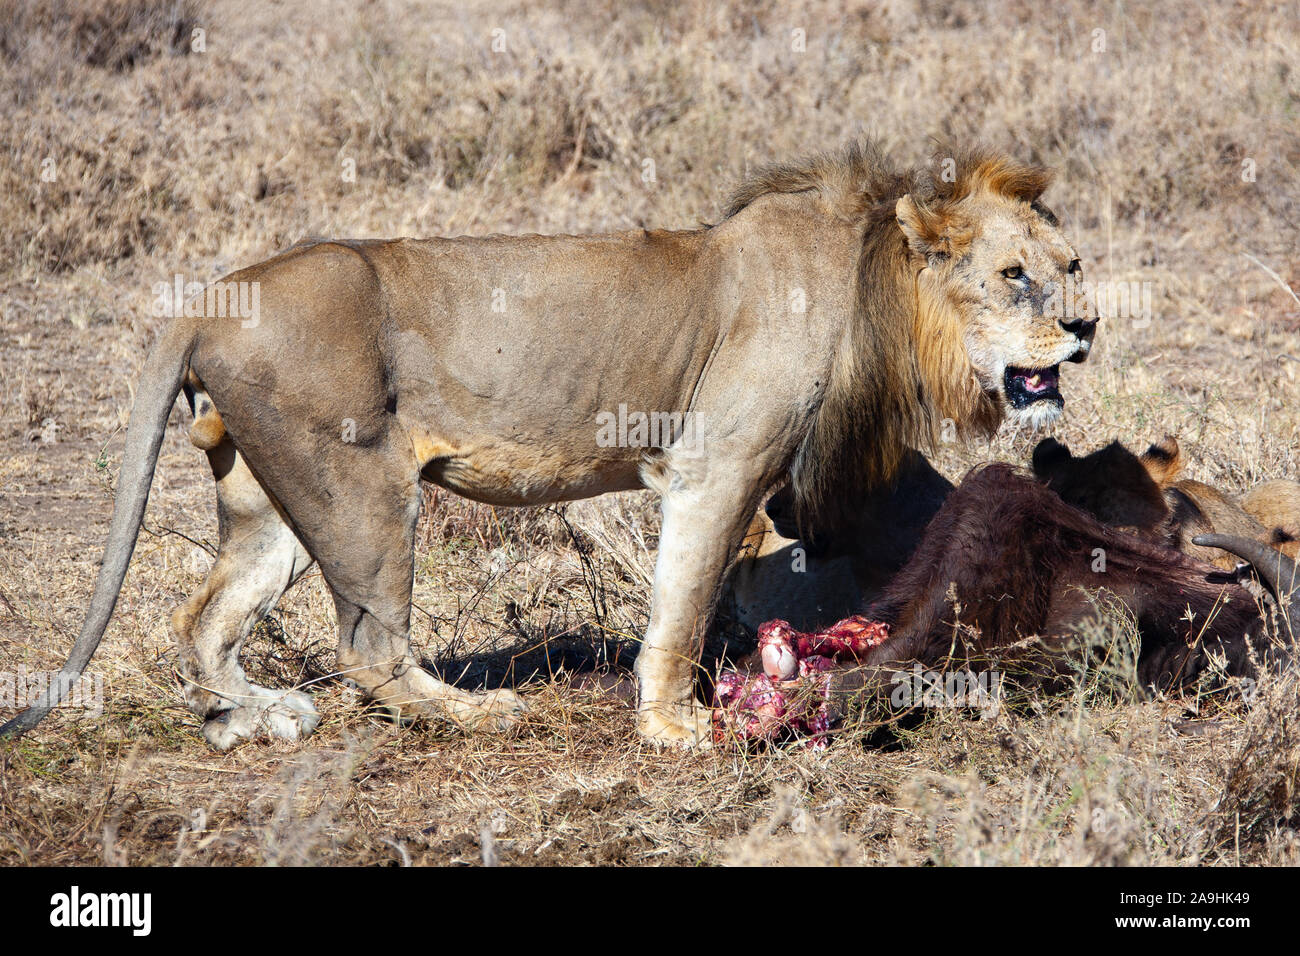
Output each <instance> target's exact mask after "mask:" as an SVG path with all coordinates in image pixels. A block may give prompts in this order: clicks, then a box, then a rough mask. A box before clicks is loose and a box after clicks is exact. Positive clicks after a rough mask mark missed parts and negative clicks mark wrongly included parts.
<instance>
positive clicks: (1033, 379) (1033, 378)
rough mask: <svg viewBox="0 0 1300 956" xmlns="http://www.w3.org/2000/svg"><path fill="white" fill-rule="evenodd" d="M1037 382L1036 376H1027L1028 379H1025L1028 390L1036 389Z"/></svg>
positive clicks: (1037, 377)
mask: <svg viewBox="0 0 1300 956" xmlns="http://www.w3.org/2000/svg"><path fill="white" fill-rule="evenodd" d="M1038 380H1039V376H1037V375H1031V376H1029V378H1027V379H1025V382H1026V384H1028V386H1029V387H1030V388H1037V387H1038Z"/></svg>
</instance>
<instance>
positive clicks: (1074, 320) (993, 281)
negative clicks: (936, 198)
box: [899, 193, 1097, 427]
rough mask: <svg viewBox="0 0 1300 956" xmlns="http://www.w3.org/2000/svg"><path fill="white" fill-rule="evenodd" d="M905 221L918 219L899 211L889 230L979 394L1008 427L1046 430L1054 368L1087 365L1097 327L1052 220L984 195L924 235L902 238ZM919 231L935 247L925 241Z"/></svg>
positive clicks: (1053, 401)
mask: <svg viewBox="0 0 1300 956" xmlns="http://www.w3.org/2000/svg"><path fill="white" fill-rule="evenodd" d="M903 202H910V201H909V200H907V199H905V200H904V201H903ZM900 205H901V204H900ZM909 211H916V212H919V214H920V216H921V217H925V216H926V215H927V212H928V211H925V210H917V209H916V207H915V206H912V207H911V210H909V209H908V208H906V207H902V208H900V210H899V212H900V216H899V220H900V223H901V224H903V226H904V231H905V232H907V233H908V238H909V240H910V241H911V243H912V245H913V248H918V245H919V247H920V248H918V251H922V250H924V252H925V253H926V258H927V272H929V273H930V281H931V282H932V283H934V284H935V285H936V286H937V288H938V290H939V294H940V295H942V298H943V301H944V302H945V306H946V307H947V308H950V309H951V310H952V311H953V312H955V313H957V314H958V315H959V316H960V318H961V320H962V325H963V328H964V333H963V334H964V343H965V346H966V352H967V355H968V357H969V359H970V363H971V366H972V368H973V370H974V372H975V375H976V377H977V378H978V380H979V382H980V385H981V386H982V387H983V388H984V390H985V392H986V393H987V394H989V396H990V397H996V399H997V401H998V402H999V403H1000V404H1001V406H1002V407H1003V408H1004V410H1005V411H1006V414H1007V417H1008V418H1011V419H1012V420H1014V421H1020V422H1022V423H1025V424H1029V425H1031V426H1033V427H1041V426H1043V425H1047V424H1049V423H1051V422H1053V421H1054V420H1055V419H1056V418H1057V417H1058V416H1059V415H1060V413H1061V409H1062V407H1063V406H1064V405H1065V398H1064V397H1063V395H1062V394H1061V389H1060V366H1061V363H1062V362H1082V361H1084V360H1085V359H1087V357H1088V353H1089V351H1090V349H1091V348H1092V340H1093V335H1094V332H1095V330H1096V325H1097V321H1096V318H1095V316H1093V315H1092V314H1090V313H1089V312H1088V311H1087V308H1088V304H1087V301H1086V299H1084V297H1082V296H1079V295H1077V294H1076V293H1077V290H1078V288H1079V285H1078V284H1079V282H1080V281H1081V280H1082V271H1083V269H1082V265H1081V263H1080V262H1079V257H1078V256H1077V255H1076V253H1075V251H1074V248H1073V246H1071V245H1070V243H1069V241H1068V240H1067V239H1066V238H1065V236H1064V234H1063V233H1062V232H1061V230H1060V229H1059V228H1058V225H1057V222H1056V218H1055V216H1053V215H1052V213H1051V212H1050V211H1049V210H1047V209H1046V207H1044V206H1042V205H1040V204H1039V203H1037V202H1035V203H1032V204H1031V203H1030V202H1027V201H1023V200H1018V199H1014V198H1010V197H1005V196H997V195H992V194H989V193H982V194H978V195H974V196H969V197H967V198H966V199H965V200H963V201H962V203H961V204H960V214H959V215H949V216H948V217H946V218H945V220H944V221H942V222H929V223H923V224H922V230H924V231H922V230H909V229H908V223H907V221H906V214H907V213H908V212H909ZM926 231H928V232H930V234H931V236H933V237H935V238H937V239H938V242H937V243H936V242H934V241H933V240H931V241H928V242H927V241H925V239H926V237H925V232H926ZM914 233H915V234H914ZM918 240H919V241H918ZM1067 297H1068V298H1067Z"/></svg>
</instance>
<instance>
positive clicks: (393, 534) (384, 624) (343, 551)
mask: <svg viewBox="0 0 1300 956" xmlns="http://www.w3.org/2000/svg"><path fill="white" fill-rule="evenodd" d="M355 478H356V480H357V482H358V485H360V486H363V487H358V488H356V489H354V493H355V494H356V495H357V497H356V499H354V500H359V501H368V502H385V503H388V502H392V503H394V504H395V505H397V506H398V507H395V508H394V509H393V510H392V512H388V511H384V513H383V517H382V518H380V517H378V515H377V513H378V511H379V510H380V509H375V510H372V511H369V512H360V511H359V510H357V509H351V508H335V509H333V510H332V511H330V512H329V518H328V531H327V533H325V534H322V535H320V537H319V538H318V540H316V541H315V542H313V544H312V547H313V551H314V554H315V557H316V560H317V562H318V563H319V565H320V568H321V573H322V574H324V576H325V580H326V581H327V582H328V583H329V586H330V589H331V591H333V593H334V605H335V607H336V609H337V610H338V623H339V649H338V668H339V671H340V672H341V673H342V674H343V675H344V676H346V677H348V678H350V679H352V680H353V681H355V682H356V683H357V684H359V685H360V686H361V688H362V690H364V691H365V692H366V694H367V695H368V696H369V697H371V698H372V699H373V700H375V701H376V702H377V703H379V704H381V705H383V706H385V707H387V708H389V709H390V710H391V711H392V712H394V713H395V715H396V716H398V717H399V718H403V719H405V718H410V717H422V716H428V717H438V718H443V719H450V720H452V721H453V722H455V723H457V724H459V725H460V726H461V727H463V728H465V729H475V728H480V727H484V728H493V727H495V728H501V727H505V726H507V725H509V724H510V723H512V722H513V721H514V719H515V718H516V717H517V716H518V715H519V714H520V713H522V711H523V710H524V704H523V701H522V700H521V699H520V698H519V697H518V696H517V695H516V694H515V693H513V692H512V691H509V690H494V691H485V692H478V693H476V692H472V691H466V690H462V689H460V688H458V687H454V686H452V685H451V684H448V683H446V682H444V681H442V680H439V679H438V678H437V677H435V676H434V675H433V674H431V673H429V671H427V670H425V669H424V668H423V667H421V666H420V663H419V661H417V660H416V659H415V657H414V655H413V654H412V653H411V647H410V637H409V629H410V616H411V590H412V581H413V570H414V543H415V524H416V519H417V518H418V516H419V505H420V492H419V485H418V483H416V482H415V481H414V480H409V481H408V480H406V479H393V478H390V477H388V476H387V475H386V473H385V472H384V471H383V470H382V469H381V468H378V467H376V468H373V469H370V470H360V471H358V472H357V473H355Z"/></svg>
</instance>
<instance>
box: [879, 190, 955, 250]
mask: <svg viewBox="0 0 1300 956" xmlns="http://www.w3.org/2000/svg"><path fill="white" fill-rule="evenodd" d="M894 216H895V217H896V218H897V220H898V227H899V228H900V229H902V230H903V235H904V236H906V237H907V244H908V246H909V247H910V248H911V249H912V251H913V252H918V253H920V254H921V255H923V256H925V257H927V258H929V257H930V256H954V255H960V254H961V253H962V252H963V251H965V248H966V246H967V245H968V244H969V243H970V240H971V235H972V233H971V228H970V226H969V225H967V224H966V223H964V222H962V221H960V220H959V219H957V217H955V216H953V215H951V214H950V213H948V212H946V211H944V210H942V209H939V210H936V209H931V208H930V207H928V206H926V205H924V204H923V203H918V202H917V201H916V200H914V199H913V198H912V194H911V193H908V194H907V195H905V196H903V197H902V198H900V199H899V200H898V202H897V203H896V204H895V205H894Z"/></svg>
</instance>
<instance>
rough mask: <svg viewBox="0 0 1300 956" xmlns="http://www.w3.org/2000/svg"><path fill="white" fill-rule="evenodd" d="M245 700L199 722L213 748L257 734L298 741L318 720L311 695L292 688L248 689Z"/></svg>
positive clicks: (253, 736) (224, 748)
mask: <svg viewBox="0 0 1300 956" xmlns="http://www.w3.org/2000/svg"><path fill="white" fill-rule="evenodd" d="M252 691H253V694H252V696H251V698H250V700H249V702H248V703H245V704H240V705H239V706H236V707H232V708H231V709H230V710H227V711H223V712H222V713H220V714H218V715H217V716H216V717H213V718H212V719H211V720H208V721H206V722H205V723H204V724H203V736H204V738H206V739H207V741H208V743H209V744H211V745H212V746H213V747H215V748H216V749H217V750H229V749H230V748H231V747H233V746H235V744H237V743H239V742H240V741H241V740H251V739H253V738H255V737H257V736H260V735H267V736H271V737H278V738H279V739H281V740H301V739H302V738H304V737H307V736H309V735H310V734H311V732H312V731H313V730H315V729H316V725H317V724H318V723H320V714H319V713H317V711H316V708H315V707H314V706H312V702H311V698H310V697H308V696H307V695H306V694H304V693H302V692H300V691H296V690H271V689H270V688H267V687H257V686H256V685H254V686H253V688H252Z"/></svg>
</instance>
